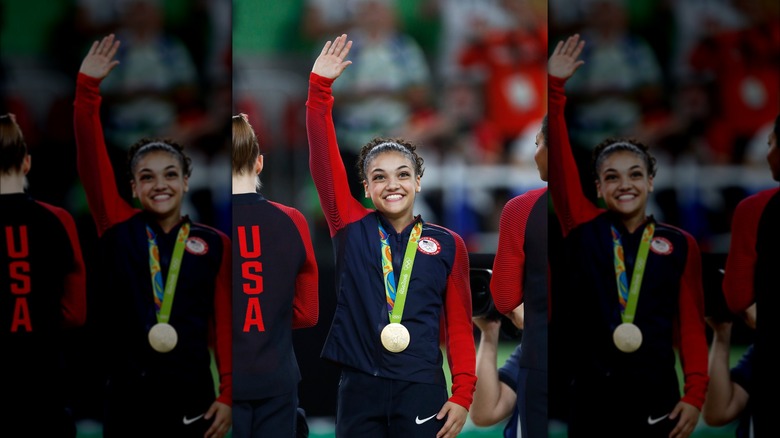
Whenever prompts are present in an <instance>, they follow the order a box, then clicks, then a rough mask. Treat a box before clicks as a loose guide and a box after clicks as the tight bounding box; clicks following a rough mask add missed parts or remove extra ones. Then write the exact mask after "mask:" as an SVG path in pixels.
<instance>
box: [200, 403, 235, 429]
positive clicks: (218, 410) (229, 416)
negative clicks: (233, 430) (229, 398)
mask: <svg viewBox="0 0 780 438" xmlns="http://www.w3.org/2000/svg"><path fill="white" fill-rule="evenodd" d="M212 417H213V418H214V421H213V422H212V423H211V427H209V430H207V431H206V435H205V436H204V438H222V437H224V436H225V435H226V434H227V433H228V432H229V431H230V426H232V425H233V408H231V407H230V406H228V405H226V404H224V403H222V402H218V401H215V402H214V403H212V404H211V407H210V408H209V410H208V411H207V412H206V416H205V417H204V418H205V419H206V420H210V419H211V418H212Z"/></svg>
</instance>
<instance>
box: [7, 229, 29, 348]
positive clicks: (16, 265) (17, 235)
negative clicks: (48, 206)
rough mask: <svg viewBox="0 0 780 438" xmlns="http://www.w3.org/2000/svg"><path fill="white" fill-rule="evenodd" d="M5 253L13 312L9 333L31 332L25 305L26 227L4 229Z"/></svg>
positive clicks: (27, 250) (26, 275)
mask: <svg viewBox="0 0 780 438" xmlns="http://www.w3.org/2000/svg"><path fill="white" fill-rule="evenodd" d="M5 242H6V251H7V254H8V259H9V260H10V263H8V278H9V279H10V286H11V287H10V292H11V294H13V295H14V311H13V313H12V315H11V327H10V330H11V333H16V332H18V331H20V330H24V331H27V332H31V331H32V321H31V320H30V308H29V306H28V305H27V295H29V294H30V290H31V288H30V261H29V260H27V258H28V257H29V256H30V245H29V239H28V238H27V226H26V225H21V226H19V228H18V230H16V231H15V230H14V227H12V226H10V225H8V226H6V227H5Z"/></svg>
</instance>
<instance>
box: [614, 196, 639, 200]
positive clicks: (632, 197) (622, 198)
mask: <svg viewBox="0 0 780 438" xmlns="http://www.w3.org/2000/svg"><path fill="white" fill-rule="evenodd" d="M635 197H636V196H634V195H620V196H618V199H619V200H621V201H628V200H631V199H634V198H635Z"/></svg>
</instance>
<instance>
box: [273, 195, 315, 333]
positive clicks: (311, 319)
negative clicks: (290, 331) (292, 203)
mask: <svg viewBox="0 0 780 438" xmlns="http://www.w3.org/2000/svg"><path fill="white" fill-rule="evenodd" d="M271 204H273V205H275V206H277V207H278V208H279V209H280V210H282V211H283V212H284V213H286V214H287V216H289V217H290V219H292V221H293V223H294V224H295V227H296V228H298V233H299V234H300V235H301V240H302V241H303V246H304V248H305V249H306V261H305V262H304V264H303V266H302V267H301V270H300V271H299V272H298V276H297V277H296V278H295V297H294V298H293V328H294V329H298V328H307V327H314V326H315V325H317V320H318V319H319V312H320V302H319V274H318V271H317V260H316V259H315V257H314V247H313V246H312V243H311V235H310V234H309V225H308V223H307V222H306V218H305V217H303V215H302V214H301V212H299V211H298V210H296V209H294V208H290V207H287V206H285V205H282V204H278V203H276V202H271Z"/></svg>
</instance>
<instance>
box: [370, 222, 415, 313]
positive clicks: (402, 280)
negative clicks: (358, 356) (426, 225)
mask: <svg viewBox="0 0 780 438" xmlns="http://www.w3.org/2000/svg"><path fill="white" fill-rule="evenodd" d="M420 235H422V222H417V223H416V224H415V225H414V228H413V229H412V232H411V233H410V234H409V242H408V243H407V244H406V252H405V253H404V261H403V262H402V263H401V277H399V279H398V287H397V288H396V283H395V276H394V275H393V256H392V252H391V251H390V243H389V242H388V237H389V235H388V234H387V231H385V228H384V227H383V226H382V222H379V240H380V241H381V242H382V245H381V252H382V275H383V277H384V280H385V296H386V298H387V312H388V314H389V317H390V322H397V323H400V322H401V315H402V314H403V313H404V304H405V303H406V293H407V292H408V290H409V280H411V278H412V266H413V265H414V257H415V256H416V255H417V242H418V241H419V240H420Z"/></svg>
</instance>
